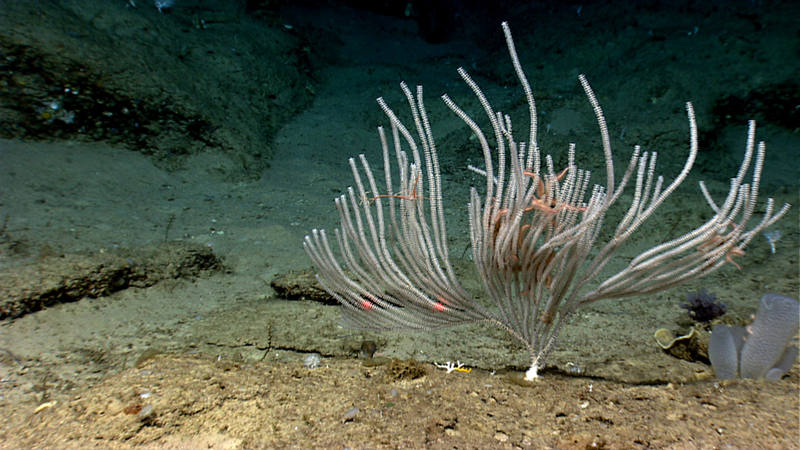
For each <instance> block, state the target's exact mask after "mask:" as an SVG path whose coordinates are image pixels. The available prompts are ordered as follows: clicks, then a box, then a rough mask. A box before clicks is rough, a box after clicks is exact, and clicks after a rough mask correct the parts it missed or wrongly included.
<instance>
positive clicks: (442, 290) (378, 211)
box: [303, 23, 789, 379]
mask: <svg viewBox="0 0 800 450" xmlns="http://www.w3.org/2000/svg"><path fill="white" fill-rule="evenodd" d="M502 28H503V32H504V34H505V38H506V44H507V46H508V51H509V54H510V56H511V62H512V64H513V67H514V70H515V72H516V75H517V78H518V79H519V82H520V84H521V86H522V90H523V92H524V95H525V98H526V100H527V103H528V107H529V110H530V129H529V135H528V140H527V141H525V142H522V141H517V140H516V137H515V136H514V135H513V133H512V128H511V120H510V118H509V117H508V116H506V115H504V114H503V113H501V112H499V111H495V110H494V109H493V108H492V106H491V105H490V103H489V101H488V100H487V98H486V97H485V96H484V94H483V92H482V91H481V90H480V88H479V87H478V86H477V84H476V83H475V82H474V81H473V80H472V78H471V77H470V76H469V74H467V72H466V71H465V70H464V69H461V68H460V69H458V73H459V75H460V76H461V78H462V79H463V80H464V81H465V82H466V83H467V85H468V86H469V87H470V88H471V89H472V91H473V92H474V94H475V95H476V97H477V98H478V100H479V102H480V104H481V105H482V107H483V110H484V112H485V113H486V116H487V118H488V120H489V122H490V123H491V128H492V130H491V131H492V134H493V141H494V146H495V149H492V148H491V147H490V143H489V142H490V141H489V139H487V137H486V135H485V134H484V133H483V131H482V130H481V128H480V127H479V126H478V125H477V124H476V123H475V121H474V120H473V119H472V118H471V117H470V116H469V115H468V114H467V113H466V112H464V111H463V110H462V109H461V108H460V107H459V106H458V105H456V103H455V102H453V101H452V100H451V99H450V98H449V97H448V96H447V95H444V96H442V99H443V100H444V102H445V104H446V105H447V106H448V107H449V108H450V109H451V110H452V111H453V112H454V113H455V114H456V115H458V116H459V117H460V118H461V119H462V120H463V121H464V122H465V123H466V124H467V126H468V127H469V128H470V129H471V131H472V133H474V135H475V136H476V137H477V139H478V142H479V143H480V146H481V151H482V154H483V158H484V167H483V168H475V167H470V169H471V170H473V171H475V172H478V173H479V174H481V175H483V176H484V177H485V179H486V186H485V189H484V191H485V192H484V193H483V194H479V191H478V189H477V188H475V187H473V188H472V189H471V194H470V203H469V207H468V210H469V222H470V239H471V242H472V256H473V260H474V263H475V265H476V267H477V270H478V273H479V275H480V277H481V279H482V281H483V286H484V288H485V291H486V294H487V295H488V297H489V299H490V302H491V306H490V307H487V306H485V305H484V303H483V302H482V301H479V300H477V299H476V298H474V297H473V296H472V295H471V294H469V293H468V292H467V291H466V290H465V289H463V288H462V286H461V285H460V284H459V282H458V280H457V279H456V276H455V272H454V270H453V267H452V265H451V263H450V258H449V254H448V247H447V235H446V229H445V220H444V212H443V210H444V206H443V204H442V183H441V176H440V171H439V161H438V157H437V152H436V147H435V144H434V140H433V136H432V134H431V130H430V126H429V123H428V117H427V114H426V111H425V107H424V104H423V96H422V87H417V92H416V95H413V94H412V92H411V91H410V90H409V88H408V87H407V86H406V85H405V83H401V88H402V90H403V92H404V94H405V96H406V99H407V101H408V104H409V107H410V109H411V113H412V117H413V120H414V126H415V127H414V128H415V129H414V130H409V129H408V128H407V127H406V126H405V125H404V124H403V123H402V122H401V121H400V120H399V119H398V118H397V116H396V115H395V114H394V112H393V111H392V110H391V109H390V108H389V106H388V105H387V104H386V103H385V102H384V100H383V99H382V98H379V99H378V104H379V105H380V107H381V109H382V110H383V111H384V113H385V114H386V116H387V117H388V119H389V122H390V124H391V132H390V136H391V141H390V139H389V138H388V137H387V133H386V132H385V131H384V129H383V128H379V129H378V133H379V136H380V141H381V145H382V148H383V167H384V190H383V191H381V190H380V189H379V187H378V183H377V181H376V179H375V177H374V176H373V172H372V169H371V168H370V165H369V163H368V162H367V159H366V158H365V157H364V155H359V157H358V162H357V161H356V160H355V159H354V158H350V160H349V161H350V167H351V169H352V173H353V177H354V180H355V188H353V187H349V188H348V190H347V195H342V196H340V197H338V198H336V199H335V203H336V208H337V210H338V212H339V216H340V219H341V228H340V229H337V230H336V231H335V236H336V237H335V239H336V242H337V244H338V249H339V252H338V254H337V253H334V251H333V249H332V247H331V245H330V242H329V240H328V237H327V234H326V233H325V231H324V230H317V229H314V230H312V232H311V234H309V235H307V236H306V237H305V239H304V243H303V245H304V247H305V250H306V252H307V253H308V255H309V257H310V258H311V260H312V261H313V263H314V265H315V266H316V268H317V270H318V274H317V279H318V280H319V283H320V284H321V285H322V286H323V287H324V288H325V289H326V290H327V291H328V292H329V293H330V294H331V295H332V296H334V297H335V298H336V299H338V300H339V302H341V304H342V305H343V317H344V319H345V323H346V324H349V325H351V326H354V327H357V328H362V329H373V330H385V329H417V330H428V329H433V328H440V327H444V326H451V325H457V324H460V323H465V322H477V321H484V322H490V323H494V324H496V325H498V326H500V327H502V328H504V329H505V330H507V331H508V332H509V333H510V334H511V335H513V336H514V337H516V338H517V339H518V340H519V341H520V342H522V343H523V344H524V345H525V347H526V348H527V349H528V351H529V353H530V356H531V362H530V368H529V369H528V371H527V372H526V378H527V379H534V378H536V377H537V376H538V371H539V369H540V368H541V367H544V364H545V358H546V356H547V354H548V353H549V352H550V351H551V350H552V348H553V346H554V344H555V340H556V338H557V336H558V333H559V331H560V330H561V328H562V326H563V324H564V323H565V322H566V321H567V320H568V319H569V318H570V317H571V316H572V314H573V313H574V312H575V310H576V309H577V308H579V307H581V306H583V305H586V304H589V303H592V302H594V301H597V300H600V299H605V298H620V297H630V296H636V295H644V294H648V293H653V292H657V291H660V290H663V289H666V288H669V287H672V286H675V285H677V284H680V283H682V282H684V281H687V280H690V279H693V278H697V277H700V276H703V275H707V274H709V273H711V272H713V271H715V270H717V269H719V268H720V267H722V266H723V265H725V264H726V263H731V264H734V265H735V264H737V263H736V262H735V261H734V260H733V258H734V257H739V256H742V255H743V254H744V251H743V249H744V248H745V246H746V245H747V244H748V243H749V242H750V240H751V239H753V237H755V236H756V235H757V234H758V233H760V232H761V231H762V230H764V229H765V228H766V227H768V226H770V225H771V224H773V223H774V222H775V221H777V220H778V219H779V218H781V217H782V216H783V215H784V214H785V213H786V212H787V211H788V209H789V205H788V204H785V205H784V206H783V207H782V208H781V209H780V210H779V211H778V212H774V210H773V201H772V199H768V200H767V202H766V207H765V213H764V217H763V218H762V219H761V221H760V222H759V223H758V224H757V225H755V226H754V227H753V228H751V229H749V230H748V229H746V228H745V227H746V225H747V223H748V221H749V220H750V219H751V217H752V215H753V212H754V210H755V206H756V200H757V196H758V185H759V181H760V177H761V168H762V165H763V162H764V154H765V146H764V143H763V142H762V143H759V144H758V145H756V143H755V123H754V122H752V121H751V122H750V124H749V128H748V135H747V143H746V150H745V155H744V159H743V162H742V165H741V167H740V168H739V171H738V173H737V175H736V177H735V178H733V179H731V181H730V190H729V192H728V195H727V197H726V198H725V199H724V201H722V202H721V203H719V204H717V203H716V202H715V201H714V200H713V199H712V198H711V196H710V194H709V193H708V190H707V189H706V188H705V185H704V184H703V183H702V182H701V183H700V187H701V190H702V192H703V195H704V196H705V198H706V201H707V202H708V204H709V206H710V208H711V210H712V212H713V216H712V217H711V218H710V219H708V220H707V221H706V222H705V223H704V224H702V225H700V226H699V227H697V228H696V229H694V230H692V231H690V232H688V233H686V234H684V235H682V236H678V237H676V238H674V239H672V240H669V241H667V242H663V243H658V244H657V245H655V246H653V247H652V248H650V249H649V250H647V251H645V252H643V253H641V254H640V255H638V256H637V257H635V258H633V260H632V261H630V263H629V264H628V265H627V266H626V267H624V268H623V269H622V270H620V271H619V272H617V273H616V274H613V275H611V276H610V277H608V278H607V279H605V280H603V281H601V282H599V283H597V282H594V280H596V278H597V277H598V275H599V274H600V273H601V270H602V269H603V268H604V266H605V265H606V264H607V263H608V262H609V260H610V259H611V258H612V257H613V255H614V253H615V252H616V251H617V250H618V249H619V248H620V246H621V245H622V244H623V243H624V242H625V241H626V240H627V239H628V238H629V237H630V236H631V235H632V234H633V233H634V232H635V231H636V230H637V229H638V228H639V227H640V225H641V224H642V223H643V222H644V221H645V220H647V218H648V217H650V216H651V215H652V214H653V212H654V211H655V210H656V208H658V206H660V205H661V203H662V202H663V201H664V200H665V199H666V198H667V197H669V195H670V194H672V193H673V192H674V190H675V189H676V188H677V186H678V185H680V183H681V182H683V180H684V179H685V178H686V175H687V174H688V173H689V170H690V169H691V167H692V164H693V163H694V160H695V157H696V156H697V126H696V123H695V117H694V109H693V108H692V105H691V103H687V104H686V112H687V116H688V119H689V131H690V133H689V134H690V146H689V155H688V157H687V159H686V162H685V164H684V167H683V169H682V170H681V172H680V173H679V174H678V176H677V177H676V178H675V180H673V181H672V182H671V183H670V184H669V185H668V186H666V187H664V179H663V178H662V177H661V176H656V175H655V163H656V153H655V152H653V153H648V152H643V151H641V149H640V148H639V147H638V146H636V147H635V148H634V151H633V155H632V156H631V159H630V162H629V163H628V166H627V169H626V170H625V172H624V174H623V176H622V179H621V180H620V181H619V184H616V182H615V176H614V161H613V158H612V152H611V144H610V139H609V135H608V128H607V127H606V123H605V118H604V117H603V112H602V110H601V108H600V105H599V104H598V102H597V99H596V98H595V95H594V93H593V92H592V89H591V87H590V86H589V83H588V81H587V80H586V78H585V77H584V76H583V75H581V76H580V77H579V79H580V83H581V85H582V87H583V89H584V91H585V93H586V96H587V97H588V99H589V103H590V104H591V106H592V108H593V109H594V112H595V115H596V117H597V122H598V125H599V128H600V135H601V138H602V147H603V154H604V158H605V163H606V164H605V165H606V184H605V186H599V185H594V186H593V187H592V188H591V189H590V195H589V196H588V199H587V198H586V192H587V189H589V177H590V174H589V172H588V171H586V170H583V169H579V168H578V167H576V166H575V146H574V145H570V147H569V153H568V166H567V167H566V168H565V169H564V170H563V171H560V172H558V173H556V171H555V170H554V167H553V160H552V158H551V156H550V155H547V156H545V158H544V164H543V163H542V159H541V154H540V149H539V146H538V143H537V140H536V133H537V123H536V105H535V101H534V98H533V95H532V93H531V89H530V85H529V83H528V80H527V78H526V77H525V75H524V73H523V71H522V67H521V65H520V63H519V59H518V58H517V53H516V50H515V47H514V42H513V40H512V37H511V31H510V29H509V27H508V25H507V24H506V23H503V24H502ZM414 131H415V132H416V133H414ZM390 149H393V151H390ZM754 156H755V160H754V159H753V157H754ZM751 163H753V169H752V181H751V182H750V183H745V176H746V175H747V173H748V169H749V168H750V165H751ZM542 166H544V167H542ZM393 167H395V168H394V169H393ZM395 183H397V184H395ZM629 183H632V185H633V199H632V201H631V204H630V206H629V207H628V209H627V212H626V213H625V214H624V215H623V217H622V218H621V220H620V221H619V222H618V223H617V224H616V227H615V230H614V231H613V233H605V234H610V235H611V236H610V238H608V239H607V240H606V241H605V242H599V243H598V237H599V235H600V230H601V227H602V226H603V225H604V220H603V219H604V216H605V214H606V212H607V211H608V209H609V208H610V207H611V205H613V204H614V203H615V202H616V201H617V200H618V199H619V198H620V195H621V193H622V191H623V189H624V188H625V187H626V186H627V185H628V184H629ZM368 192H369V193H370V194H371V195H368ZM339 261H342V262H343V265H342V264H340V263H339Z"/></svg>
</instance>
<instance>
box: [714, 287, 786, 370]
mask: <svg viewBox="0 0 800 450" xmlns="http://www.w3.org/2000/svg"><path fill="white" fill-rule="evenodd" d="M798 325H800V303H798V302H797V300H795V299H793V298H791V297H784V296H782V295H778V294H766V295H764V296H763V297H762V298H761V305H760V306H759V308H758V313H756V319H755V320H754V321H753V323H752V324H751V325H750V326H749V327H748V328H747V329H745V328H743V327H728V326H725V325H715V326H714V328H712V330H711V340H710V341H709V345H708V356H709V359H710V360H711V365H712V366H713V367H714V372H715V373H716V375H717V378H719V379H722V380H726V379H731V378H736V376H737V375H738V376H740V377H741V378H765V379H768V380H777V379H780V377H781V376H782V375H783V374H784V373H786V371H788V370H789V369H790V368H791V367H792V363H794V360H795V358H797V347H794V346H791V345H789V344H790V343H791V340H792V339H793V338H794V336H795V334H796V333H797V329H798Z"/></svg>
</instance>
